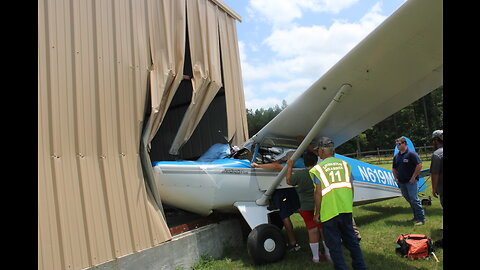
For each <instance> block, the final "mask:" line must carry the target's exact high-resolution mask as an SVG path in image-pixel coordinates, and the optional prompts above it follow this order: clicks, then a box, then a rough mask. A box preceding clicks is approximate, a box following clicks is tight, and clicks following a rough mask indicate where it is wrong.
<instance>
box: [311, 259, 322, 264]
mask: <svg viewBox="0 0 480 270" xmlns="http://www.w3.org/2000/svg"><path fill="white" fill-rule="evenodd" d="M312 262H313V263H320V259H317V260H315V259H314V258H312Z"/></svg>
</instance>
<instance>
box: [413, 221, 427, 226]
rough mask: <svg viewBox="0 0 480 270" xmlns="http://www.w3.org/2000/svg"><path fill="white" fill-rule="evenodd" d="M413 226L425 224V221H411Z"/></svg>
mask: <svg viewBox="0 0 480 270" xmlns="http://www.w3.org/2000/svg"><path fill="white" fill-rule="evenodd" d="M413 225H414V226H420V225H425V221H415V223H413Z"/></svg>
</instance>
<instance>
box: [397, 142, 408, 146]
mask: <svg viewBox="0 0 480 270" xmlns="http://www.w3.org/2000/svg"><path fill="white" fill-rule="evenodd" d="M402 143H406V142H401V143H395V146H399V145H401V144H402Z"/></svg>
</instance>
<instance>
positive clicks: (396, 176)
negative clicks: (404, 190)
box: [392, 168, 398, 184]
mask: <svg viewBox="0 0 480 270" xmlns="http://www.w3.org/2000/svg"><path fill="white" fill-rule="evenodd" d="M392 173H393V179H395V182H397V184H398V174H397V169H395V168H392Z"/></svg>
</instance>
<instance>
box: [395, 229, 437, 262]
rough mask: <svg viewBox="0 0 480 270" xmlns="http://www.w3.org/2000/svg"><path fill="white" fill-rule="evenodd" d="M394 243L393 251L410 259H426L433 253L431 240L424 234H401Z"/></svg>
mask: <svg viewBox="0 0 480 270" xmlns="http://www.w3.org/2000/svg"><path fill="white" fill-rule="evenodd" d="M396 243H397V246H396V249H395V250H396V251H397V252H398V253H400V254H401V255H402V256H404V257H407V258H410V259H416V258H427V257H428V256H430V253H432V252H433V251H434V250H433V245H432V239H430V237H429V236H428V235H425V234H413V233H411V234H401V235H400V236H398V238H397V242H396Z"/></svg>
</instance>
